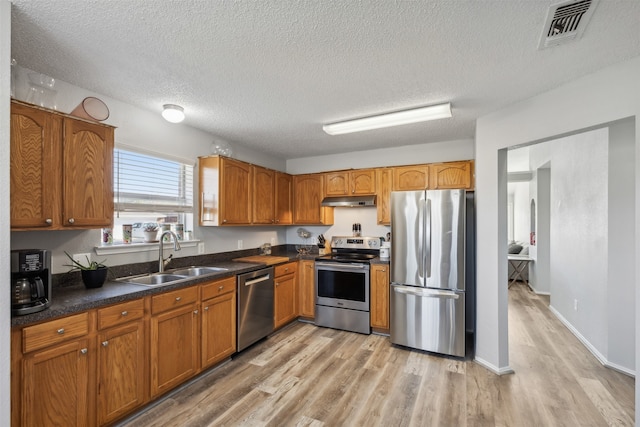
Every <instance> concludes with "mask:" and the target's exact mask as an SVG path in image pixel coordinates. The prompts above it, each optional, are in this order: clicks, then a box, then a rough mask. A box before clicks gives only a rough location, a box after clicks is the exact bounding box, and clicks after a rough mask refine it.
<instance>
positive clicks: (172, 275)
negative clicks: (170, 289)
mask: <svg viewBox="0 0 640 427" xmlns="http://www.w3.org/2000/svg"><path fill="white" fill-rule="evenodd" d="M228 270H229V269H228V268H222V267H186V268H177V269H174V270H169V271H166V272H164V273H152V274H145V275H142V276H132V277H122V278H120V279H117V281H119V282H125V283H132V284H134V285H143V286H164V285H171V284H173V283H178V282H182V281H186V280H189V279H193V278H194V277H200V276H206V275H209V274H214V273H220V272H221V271H228Z"/></svg>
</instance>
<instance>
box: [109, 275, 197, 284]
mask: <svg viewBox="0 0 640 427" xmlns="http://www.w3.org/2000/svg"><path fill="white" fill-rule="evenodd" d="M188 278H189V277H188V276H182V275H178V274H157V273H156V274H148V275H146V276H138V277H124V278H122V279H118V280H120V281H122V282H127V283H135V284H136V285H145V286H160V285H169V284H171V283H175V282H179V281H181V280H186V279H188Z"/></svg>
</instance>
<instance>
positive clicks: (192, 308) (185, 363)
mask: <svg viewBox="0 0 640 427" xmlns="http://www.w3.org/2000/svg"><path fill="white" fill-rule="evenodd" d="M198 320H199V319H198V310H197V305H196V304H195V303H191V304H188V305H185V306H182V307H180V308H177V309H175V310H171V311H167V312H164V313H162V314H159V315H157V316H153V317H151V397H156V396H158V395H160V394H162V393H164V392H166V391H168V390H170V389H172V388H173V387H175V386H177V385H179V384H180V383H182V382H184V381H185V380H186V379H188V378H190V377H191V376H193V375H194V374H195V373H196V372H197V371H198V356H199V354H198V353H199V350H200V346H199V344H198Z"/></svg>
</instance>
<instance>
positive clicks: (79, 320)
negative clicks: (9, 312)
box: [22, 313, 89, 353]
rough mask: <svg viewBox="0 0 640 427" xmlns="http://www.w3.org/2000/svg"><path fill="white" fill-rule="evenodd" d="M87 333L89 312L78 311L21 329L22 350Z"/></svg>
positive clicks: (26, 351) (55, 342)
mask: <svg viewBox="0 0 640 427" xmlns="http://www.w3.org/2000/svg"><path fill="white" fill-rule="evenodd" d="M88 333H89V313H80V314H75V315H73V316H69V317H65V318H62V319H58V320H52V321H51V322H47V323H41V324H39V325H34V326H27V327H26V328H24V329H23V330H22V351H23V352H24V353H29V352H30V351H34V350H38V349H40V348H44V347H48V346H51V345H54V344H58V343H60V342H62V341H65V340H68V339H71V338H77V337H81V336H83V335H86V334H88Z"/></svg>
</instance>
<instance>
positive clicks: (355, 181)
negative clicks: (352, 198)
mask: <svg viewBox="0 0 640 427" xmlns="http://www.w3.org/2000/svg"><path fill="white" fill-rule="evenodd" d="M349 176H350V184H351V194H353V195H356V196H358V195H364V194H375V193H376V171H375V169H359V170H354V171H351V172H349Z"/></svg>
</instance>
